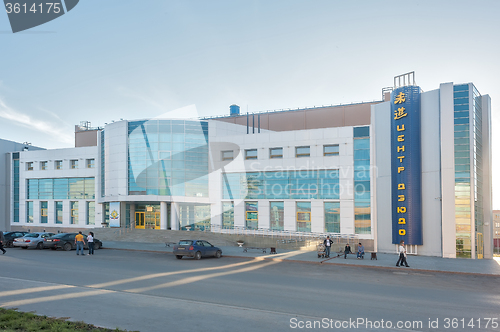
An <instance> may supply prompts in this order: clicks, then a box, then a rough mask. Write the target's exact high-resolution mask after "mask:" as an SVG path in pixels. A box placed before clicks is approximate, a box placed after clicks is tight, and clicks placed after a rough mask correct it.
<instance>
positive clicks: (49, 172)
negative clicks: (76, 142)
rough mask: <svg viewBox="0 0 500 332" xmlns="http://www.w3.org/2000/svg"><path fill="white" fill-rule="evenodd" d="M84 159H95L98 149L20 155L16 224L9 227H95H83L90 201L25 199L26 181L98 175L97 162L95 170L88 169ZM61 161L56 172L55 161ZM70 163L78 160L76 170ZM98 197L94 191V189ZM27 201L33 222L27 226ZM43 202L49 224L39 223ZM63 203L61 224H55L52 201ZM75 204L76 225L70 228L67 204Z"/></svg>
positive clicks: (71, 149) (36, 152) (69, 208)
mask: <svg viewBox="0 0 500 332" xmlns="http://www.w3.org/2000/svg"><path fill="white" fill-rule="evenodd" d="M87 159H94V160H95V161H96V160H97V147H95V146H92V147H80V148H68V149H53V150H38V151H24V152H20V154H19V161H20V162H19V170H20V172H19V173H20V174H19V196H20V203H19V223H13V222H12V223H11V225H12V226H26V227H30V226H37V227H61V226H64V227H76V228H81V227H94V226H93V225H86V221H87V202H89V201H95V200H93V199H84V200H82V199H34V200H31V199H30V200H28V199H27V188H26V185H27V180H28V179H56V178H80V177H81V178H89V177H93V178H95V177H96V175H97V163H94V168H87ZM57 160H62V169H56V166H55V162H56V161H57ZM71 160H77V161H78V167H77V168H75V169H72V168H71ZM44 161H47V162H48V163H47V169H45V170H43V169H42V168H41V162H44ZM28 162H32V163H33V170H32V171H28V170H27V163H28ZM94 190H95V194H96V195H97V188H94ZM27 201H33V223H27V222H26V221H27V210H26V209H27V205H26V202H27ZM41 201H46V202H47V208H48V222H47V223H41V211H40V206H41V205H40V202H41ZM56 201H62V202H63V223H62V224H56V211H55V202H56ZM72 201H78V223H77V224H73V225H70V213H71V207H70V202H72ZM95 219H96V222H95V223H96V226H97V227H98V226H100V221H98V220H99V219H98V215H97V206H96V218H95Z"/></svg>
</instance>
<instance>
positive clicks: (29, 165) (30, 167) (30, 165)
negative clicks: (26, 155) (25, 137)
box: [26, 161, 33, 171]
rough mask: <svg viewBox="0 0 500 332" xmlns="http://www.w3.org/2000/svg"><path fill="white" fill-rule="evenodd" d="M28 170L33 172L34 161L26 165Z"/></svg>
mask: <svg viewBox="0 0 500 332" xmlns="http://www.w3.org/2000/svg"><path fill="white" fill-rule="evenodd" d="M26 170H28V171H32V170H33V162H32V161H28V162H27V163H26Z"/></svg>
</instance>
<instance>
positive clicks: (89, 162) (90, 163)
mask: <svg viewBox="0 0 500 332" xmlns="http://www.w3.org/2000/svg"><path fill="white" fill-rule="evenodd" d="M94 166H95V160H94V159H87V168H94Z"/></svg>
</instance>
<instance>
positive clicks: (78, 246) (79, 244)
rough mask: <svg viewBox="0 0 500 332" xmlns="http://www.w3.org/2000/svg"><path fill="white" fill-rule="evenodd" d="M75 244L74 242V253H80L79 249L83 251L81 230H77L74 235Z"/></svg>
mask: <svg viewBox="0 0 500 332" xmlns="http://www.w3.org/2000/svg"><path fill="white" fill-rule="evenodd" d="M75 244H76V254H77V255H80V251H81V252H82V256H83V255H84V253H83V246H84V245H85V240H84V239H83V235H82V231H79V232H78V234H76V236H75Z"/></svg>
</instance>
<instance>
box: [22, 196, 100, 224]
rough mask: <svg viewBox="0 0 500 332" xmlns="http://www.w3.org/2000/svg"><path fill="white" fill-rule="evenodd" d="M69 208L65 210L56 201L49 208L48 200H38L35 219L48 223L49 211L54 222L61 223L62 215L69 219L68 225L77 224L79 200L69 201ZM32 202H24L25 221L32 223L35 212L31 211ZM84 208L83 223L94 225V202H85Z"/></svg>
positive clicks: (61, 203)
mask: <svg viewBox="0 0 500 332" xmlns="http://www.w3.org/2000/svg"><path fill="white" fill-rule="evenodd" d="M69 203H70V205H69V210H68V211H66V209H64V206H63V202H61V201H56V202H54V203H53V205H52V204H51V208H49V202H47V201H40V204H39V207H40V213H39V214H38V217H39V219H38V220H37V222H38V223H40V224H48V223H49V212H53V213H54V224H62V223H63V219H64V215H65V214H66V216H67V217H68V219H69V223H70V225H78V224H80V219H79V202H69ZM33 206H34V205H33V202H32V201H28V202H26V223H28V224H32V223H34V222H35V219H34V217H35V214H34V213H33V211H34V207H33ZM84 208H85V209H86V212H87V213H86V219H85V225H95V202H85V206H84Z"/></svg>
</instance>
